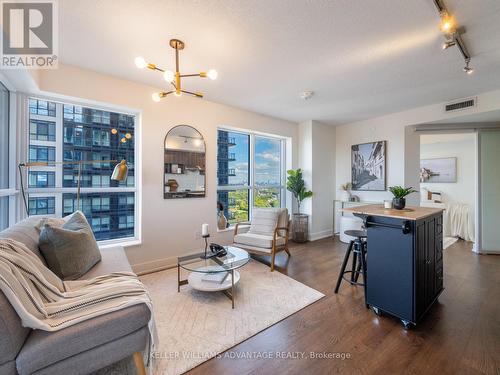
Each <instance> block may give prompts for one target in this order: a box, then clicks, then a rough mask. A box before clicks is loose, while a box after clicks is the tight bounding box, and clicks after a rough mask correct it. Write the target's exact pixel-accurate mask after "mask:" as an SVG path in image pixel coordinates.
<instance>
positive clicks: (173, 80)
mask: <svg viewBox="0 0 500 375" xmlns="http://www.w3.org/2000/svg"><path fill="white" fill-rule="evenodd" d="M184 46H185V45H184V42H183V41H182V40H179V39H171V40H170V47H172V48H173V49H175V72H173V71H171V70H164V69H161V68H159V67H157V66H156V65H155V64H150V63H147V62H146V60H144V58H142V57H136V58H135V60H134V61H135V65H136V66H137V67H138V68H139V69H144V68H148V69H150V70H158V71H159V72H162V73H163V78H164V79H165V81H167V82H168V83H170V84H171V85H172V86H173V90H171V91H161V92H155V93H154V94H153V95H152V96H151V97H152V99H153V101H155V102H159V101H160V100H161V99H163V98H164V97H166V96H167V95H169V94H174V95H175V96H182V94H188V95H193V96H196V97H197V98H203V94H202V93H199V92H192V91H186V90H183V89H182V86H181V80H182V78H187V77H201V78H210V79H211V80H215V79H217V71H216V70H215V69H210V70H209V71H208V72H200V73H196V74H181V72H180V71H179V51H180V50H183V49H184Z"/></svg>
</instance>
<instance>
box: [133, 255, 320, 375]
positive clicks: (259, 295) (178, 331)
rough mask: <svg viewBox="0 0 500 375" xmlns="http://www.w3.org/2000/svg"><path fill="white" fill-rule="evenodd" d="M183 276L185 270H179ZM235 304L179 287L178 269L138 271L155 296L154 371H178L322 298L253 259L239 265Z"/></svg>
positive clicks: (220, 295) (218, 294) (219, 296)
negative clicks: (241, 265)
mask: <svg viewBox="0 0 500 375" xmlns="http://www.w3.org/2000/svg"><path fill="white" fill-rule="evenodd" d="M181 272H182V273H181V278H185V277H187V271H183V270H182V269H181ZM239 272H240V275H241V279H240V281H239V283H238V284H237V285H236V286H235V290H236V291H235V306H234V310H233V309H232V308H231V301H230V300H229V298H227V297H226V296H225V295H224V294H223V293H222V292H199V291H196V290H194V289H192V288H191V287H190V286H189V285H183V286H181V291H180V293H178V292H177V269H170V270H166V271H161V272H156V273H152V274H149V275H144V276H141V280H142V282H144V284H145V285H146V286H147V288H148V290H149V292H150V294H151V297H152V299H153V305H154V314H155V319H156V327H157V329H158V336H159V345H158V348H156V350H155V353H154V354H153V356H154V357H155V360H154V368H153V373H154V374H155V375H156V374H182V373H183V372H186V371H188V370H189V369H192V368H193V367H195V366H197V365H199V364H200V363H203V362H205V361H207V360H208V359H210V358H212V357H215V356H216V355H217V354H219V353H221V352H223V351H225V350H227V349H229V348H231V347H233V346H234V345H236V344H238V343H240V342H242V341H244V340H246V339H248V338H249V337H251V336H253V335H255V334H256V333H258V332H260V331H262V330H264V329H266V328H267V327H270V326H272V325H273V324H275V323H277V322H279V321H280V320H283V319H284V318H286V317H287V316H290V315H292V314H293V313H295V312H297V311H299V310H301V309H303V308H304V307H306V306H308V305H310V304H311V303H313V302H315V301H317V300H319V299H321V298H323V297H324V294H322V293H320V292H318V291H317V290H315V289H312V288H309V287H308V286H306V285H304V284H302V283H299V282H298V281H295V280H293V279H292V278H290V277H288V276H285V275H283V274H281V273H279V272H278V271H274V272H270V270H269V267H268V266H265V265H263V264H261V263H259V262H257V261H255V260H250V262H249V263H248V264H247V265H245V266H244V267H242V268H240V269H239Z"/></svg>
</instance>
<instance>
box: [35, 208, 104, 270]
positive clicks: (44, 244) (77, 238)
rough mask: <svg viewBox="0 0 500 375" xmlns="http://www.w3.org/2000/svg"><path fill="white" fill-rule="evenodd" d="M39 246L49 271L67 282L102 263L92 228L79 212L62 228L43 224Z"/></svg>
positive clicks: (70, 217) (69, 218)
mask: <svg viewBox="0 0 500 375" xmlns="http://www.w3.org/2000/svg"><path fill="white" fill-rule="evenodd" d="M39 246H40V250H41V251H42V254H43V256H44V258H45V260H46V261H47V264H48V267H49V268H50V269H51V271H52V272H54V273H55V274H56V275H58V276H59V277H60V278H62V279H66V280H74V279H78V278H80V277H82V276H83V275H84V274H85V273H86V272H87V271H88V270H90V269H91V268H92V267H93V266H94V265H95V264H96V263H97V262H99V261H100V260H101V253H100V252H99V248H98V246H97V242H96V240H95V237H94V234H93V232H92V228H90V225H89V224H88V222H87V219H86V218H85V215H84V214H83V213H82V212H80V211H76V212H75V213H73V214H72V215H70V216H69V217H68V218H67V220H66V221H65V222H64V224H63V225H62V226H59V225H54V224H51V223H49V222H47V223H45V225H44V226H43V228H42V231H41V233H40V241H39Z"/></svg>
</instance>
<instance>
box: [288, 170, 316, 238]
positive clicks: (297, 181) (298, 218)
mask: <svg viewBox="0 0 500 375" xmlns="http://www.w3.org/2000/svg"><path fill="white" fill-rule="evenodd" d="M287 173H288V179H287V183H286V188H287V190H288V191H290V192H291V193H292V194H293V196H294V197H295V199H296V200H297V213H296V214H293V216H292V228H293V236H292V238H293V240H294V241H295V242H306V241H307V238H308V236H309V216H308V215H306V214H301V213H300V205H301V204H302V201H303V200H304V199H306V198H310V197H312V195H313V193H312V191H308V190H307V189H306V183H305V181H304V179H303V178H302V170H301V169H300V168H299V169H296V170H294V169H290V170H288V171H287Z"/></svg>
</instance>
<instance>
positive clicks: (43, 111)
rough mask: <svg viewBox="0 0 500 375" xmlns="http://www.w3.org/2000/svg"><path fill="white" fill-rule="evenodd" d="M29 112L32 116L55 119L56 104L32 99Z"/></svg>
mask: <svg viewBox="0 0 500 375" xmlns="http://www.w3.org/2000/svg"><path fill="white" fill-rule="evenodd" d="M29 111H30V114H31V115H40V116H50V117H55V116H56V103H54V102H48V101H46V100H37V99H30V100H29Z"/></svg>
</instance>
